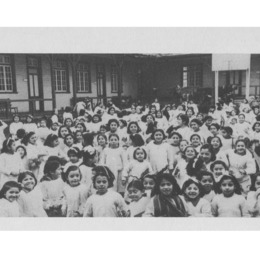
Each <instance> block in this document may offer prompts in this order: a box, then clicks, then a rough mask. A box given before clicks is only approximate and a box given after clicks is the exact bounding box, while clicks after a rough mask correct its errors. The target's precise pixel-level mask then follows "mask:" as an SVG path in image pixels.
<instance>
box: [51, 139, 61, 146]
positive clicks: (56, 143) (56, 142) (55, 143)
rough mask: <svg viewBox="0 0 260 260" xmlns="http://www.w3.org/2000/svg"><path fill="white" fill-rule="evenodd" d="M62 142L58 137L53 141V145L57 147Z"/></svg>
mask: <svg viewBox="0 0 260 260" xmlns="http://www.w3.org/2000/svg"><path fill="white" fill-rule="evenodd" d="M59 144H60V141H59V139H58V138H56V139H54V140H53V142H52V147H57V146H58V145H59Z"/></svg>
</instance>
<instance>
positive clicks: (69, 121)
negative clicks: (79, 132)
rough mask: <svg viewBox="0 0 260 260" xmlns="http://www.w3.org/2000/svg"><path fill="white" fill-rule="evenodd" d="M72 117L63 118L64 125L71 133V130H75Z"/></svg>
mask: <svg viewBox="0 0 260 260" xmlns="http://www.w3.org/2000/svg"><path fill="white" fill-rule="evenodd" d="M73 123H74V122H73V119H72V118H69V117H68V118H66V119H65V120H64V125H65V126H67V127H68V128H69V129H70V131H71V132H72V133H73V132H75V127H74V125H73Z"/></svg>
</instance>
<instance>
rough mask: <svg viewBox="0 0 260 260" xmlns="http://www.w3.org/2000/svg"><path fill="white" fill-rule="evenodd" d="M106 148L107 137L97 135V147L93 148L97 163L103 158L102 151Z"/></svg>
mask: <svg viewBox="0 0 260 260" xmlns="http://www.w3.org/2000/svg"><path fill="white" fill-rule="evenodd" d="M106 147H107V136H106V135H105V134H98V135H97V146H96V147H95V148H96V150H97V154H98V159H97V161H98V162H99V161H100V159H101V158H102V156H103V153H104V149H105V148H106Z"/></svg>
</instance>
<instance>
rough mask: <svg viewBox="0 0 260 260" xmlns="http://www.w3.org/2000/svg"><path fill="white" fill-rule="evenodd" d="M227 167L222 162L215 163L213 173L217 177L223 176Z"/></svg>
mask: <svg viewBox="0 0 260 260" xmlns="http://www.w3.org/2000/svg"><path fill="white" fill-rule="evenodd" d="M225 171H226V170H225V168H224V166H223V165H222V164H215V165H214V168H213V173H214V175H215V176H216V177H219V176H222V175H224V174H225Z"/></svg>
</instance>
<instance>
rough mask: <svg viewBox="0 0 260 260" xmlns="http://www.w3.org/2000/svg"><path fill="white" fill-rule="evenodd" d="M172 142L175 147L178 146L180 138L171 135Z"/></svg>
mask: <svg viewBox="0 0 260 260" xmlns="http://www.w3.org/2000/svg"><path fill="white" fill-rule="evenodd" d="M172 141H173V144H174V145H175V146H178V145H179V144H180V137H179V136H178V135H173V136H172Z"/></svg>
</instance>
